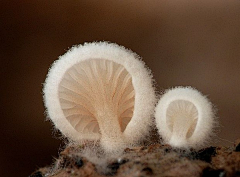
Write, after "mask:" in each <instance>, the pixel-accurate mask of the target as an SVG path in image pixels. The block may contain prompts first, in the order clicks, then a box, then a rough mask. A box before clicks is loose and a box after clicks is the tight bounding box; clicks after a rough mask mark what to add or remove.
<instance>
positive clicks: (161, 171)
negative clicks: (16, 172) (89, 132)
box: [31, 144, 240, 177]
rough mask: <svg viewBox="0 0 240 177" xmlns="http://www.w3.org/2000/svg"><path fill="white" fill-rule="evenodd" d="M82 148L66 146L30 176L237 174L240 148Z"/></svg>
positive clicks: (133, 176)
mask: <svg viewBox="0 0 240 177" xmlns="http://www.w3.org/2000/svg"><path fill="white" fill-rule="evenodd" d="M84 149H86V148H85V147H73V146H70V147H67V148H66V149H65V150H64V151H62V152H61V153H60V157H59V159H57V160H56V162H55V165H54V166H53V167H46V168H42V169H39V170H38V171H36V172H35V173H33V174H32V175H31V177H41V175H42V176H46V177H70V176H71V177H72V176H81V177H104V176H117V177H141V176H144V177H145V176H146V177H147V176H159V177H163V176H164V177H166V176H171V177H173V176H178V177H188V176H189V177H190V176H195V177H198V176H199V177H200V176H204V177H207V176H219V177H220V176H221V177H231V176H240V152H237V151H235V149H236V147H233V148H224V147H208V148H205V149H202V150H199V151H195V150H193V149H192V150H188V151H187V150H180V149H174V148H172V147H171V146H169V145H160V144H154V145H149V146H141V147H135V148H127V149H125V151H124V153H123V154H121V155H119V156H117V155H115V156H108V157H107V156H106V155H104V154H101V153H100V154H98V153H96V154H95V155H96V157H94V158H95V159H97V160H94V158H92V154H91V155H90V154H86V153H85V151H84ZM88 157H89V158H88ZM34 174H35V176H34Z"/></svg>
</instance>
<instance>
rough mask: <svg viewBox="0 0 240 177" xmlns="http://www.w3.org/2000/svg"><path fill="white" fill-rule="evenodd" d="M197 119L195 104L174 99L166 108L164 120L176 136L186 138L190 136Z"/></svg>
mask: <svg viewBox="0 0 240 177" xmlns="http://www.w3.org/2000/svg"><path fill="white" fill-rule="evenodd" d="M197 120H198V111H197V108H196V106H195V105H194V104H193V103H191V102H190V101H186V100H174V101H173V102H171V103H170V104H169V106H168V108H167V112H166V122H167V125H168V127H169V129H170V130H171V132H172V133H173V134H176V135H173V136H176V137H177V138H180V139H181V138H183V139H188V138H190V137H191V136H192V134H193V132H194V130H195V128H196V125H197Z"/></svg>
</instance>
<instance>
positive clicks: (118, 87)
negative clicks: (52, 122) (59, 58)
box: [58, 59, 135, 139]
mask: <svg viewBox="0 0 240 177" xmlns="http://www.w3.org/2000/svg"><path fill="white" fill-rule="evenodd" d="M58 95H59V102H60V105H61V109H62V111H63V114H64V115H65V117H66V119H67V120H68V121H69V123H70V124H71V126H72V127H73V128H74V129H75V130H76V131H77V132H80V133H82V134H93V135H94V134H95V135H96V134H101V135H104V137H106V136H107V137H109V138H111V137H112V139H114V138H115V137H117V136H118V135H119V134H122V132H124V130H125V128H126V126H127V124H128V123H129V121H130V120H131V118H132V116H133V109H134V100H135V92H134V88H133V84H132V77H131V75H130V74H129V73H128V71H127V70H126V69H125V67H123V66H122V65H121V64H118V63H116V62H114V61H110V60H106V59H88V60H84V61H81V62H79V63H77V64H75V65H73V66H72V67H70V68H69V69H68V70H67V71H66V72H65V74H64V76H63V77H62V80H61V82H60V84H59V87H58Z"/></svg>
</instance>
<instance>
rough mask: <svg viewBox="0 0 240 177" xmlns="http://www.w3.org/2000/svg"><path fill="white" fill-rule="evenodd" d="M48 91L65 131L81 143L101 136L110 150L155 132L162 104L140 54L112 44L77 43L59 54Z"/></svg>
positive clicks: (47, 101) (54, 113) (49, 109)
mask: <svg viewBox="0 0 240 177" xmlns="http://www.w3.org/2000/svg"><path fill="white" fill-rule="evenodd" d="M43 93H44V102H45V106H46V108H47V114H48V116H49V118H50V119H51V120H52V122H53V123H54V125H55V127H56V128H57V129H59V130H60V131H61V132H62V134H63V135H65V136H66V137H68V138H69V139H70V140H72V141H74V142H77V143H82V142H84V141H85V140H94V141H95V140H100V143H101V145H102V147H103V148H104V149H105V151H107V152H113V151H120V150H122V149H123V148H124V147H126V146H127V145H130V144H134V143H137V142H138V141H140V140H141V139H142V138H144V136H146V135H147V134H148V133H149V128H150V126H151V124H152V114H153V112H154V106H155V102H156V96H155V91H154V87H153V82H152V76H151V73H150V71H149V70H148V69H147V68H146V66H145V64H144V63H143V62H142V61H141V60H140V58H139V56H138V55H136V54H135V53H133V52H132V51H130V50H127V49H125V48H124V47H122V46H118V45H116V44H112V43H107V42H98V43H85V44H84V45H78V46H74V47H73V48H71V49H70V50H69V51H68V52H67V53H66V54H64V55H63V56H61V57H59V60H57V61H55V62H54V64H53V65H52V67H51V69H50V70H49V73H48V76H47V79H46V82H45V85H44V89H43Z"/></svg>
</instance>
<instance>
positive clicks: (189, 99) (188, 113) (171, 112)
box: [155, 87, 216, 148]
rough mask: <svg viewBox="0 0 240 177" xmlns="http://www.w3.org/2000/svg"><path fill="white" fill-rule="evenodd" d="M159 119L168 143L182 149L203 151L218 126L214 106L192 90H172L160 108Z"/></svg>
mask: <svg viewBox="0 0 240 177" xmlns="http://www.w3.org/2000/svg"><path fill="white" fill-rule="evenodd" d="M155 117H156V125H157V128H158V131H159V134H160V135H161V136H162V138H163V140H164V142H165V143H169V144H170V145H172V146H174V147H179V148H189V147H193V148H200V147H202V146H203V145H204V143H206V142H207V140H209V138H210V137H211V135H212V132H213V128H214V127H215V125H216V119H215V115H214V111H213V106H212V104H211V103H210V102H209V101H208V99H207V98H206V97H205V96H203V95H202V94H201V93H200V92H198V91H197V90H196V89H193V88H191V87H185V88H184V87H177V88H173V89H170V90H168V91H167V92H166V93H165V94H164V95H163V96H162V97H161V99H160V100H159V102H158V104H157V107H156V110H155Z"/></svg>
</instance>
